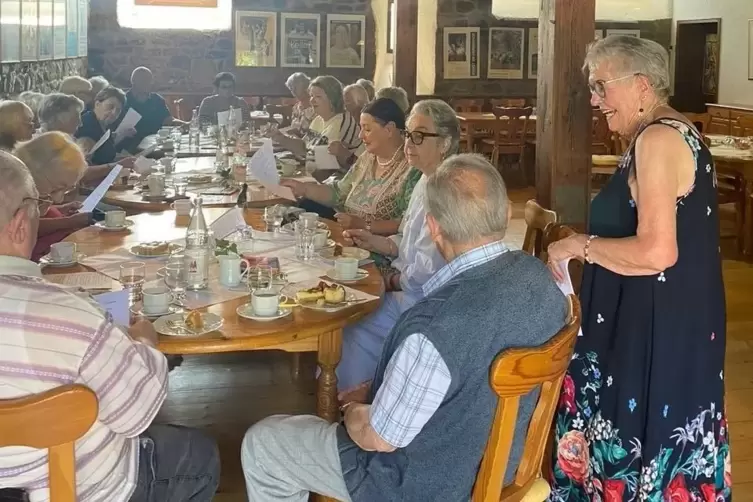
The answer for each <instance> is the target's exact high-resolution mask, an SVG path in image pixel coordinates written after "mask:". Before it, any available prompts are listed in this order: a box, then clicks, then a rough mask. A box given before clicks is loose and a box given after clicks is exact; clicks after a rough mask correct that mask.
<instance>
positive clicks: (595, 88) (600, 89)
mask: <svg viewBox="0 0 753 502" xmlns="http://www.w3.org/2000/svg"><path fill="white" fill-rule="evenodd" d="M638 75H640V73H631V74H630V75H623V76H622V77H617V78H610V79H609V80H594V81H593V82H589V83H588V88H589V89H590V90H591V94H596V95H597V96H599V97H600V98H601V99H604V98H606V97H607V85H608V84H611V83H614V82H619V81H621V80H626V79H628V78H632V77H637V76H638Z"/></svg>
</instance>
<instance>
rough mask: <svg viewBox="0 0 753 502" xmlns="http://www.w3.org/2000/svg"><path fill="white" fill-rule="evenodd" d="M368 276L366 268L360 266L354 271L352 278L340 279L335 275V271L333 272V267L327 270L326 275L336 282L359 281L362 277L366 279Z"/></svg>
mask: <svg viewBox="0 0 753 502" xmlns="http://www.w3.org/2000/svg"><path fill="white" fill-rule="evenodd" d="M368 276H369V273H368V272H367V271H366V270H364V269H362V268H359V269H358V272H356V276H355V277H354V278H353V279H341V278H340V277H339V276H338V275H337V273H335V269H334V268H331V269H329V270H327V277H329V278H330V279H332V280H333V281H337V282H344V283H351V282H358V281H361V280H363V279H366V278H367V277H368Z"/></svg>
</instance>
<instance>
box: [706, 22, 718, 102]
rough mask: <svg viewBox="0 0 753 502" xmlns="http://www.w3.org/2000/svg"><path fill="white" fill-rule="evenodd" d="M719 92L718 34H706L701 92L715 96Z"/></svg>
mask: <svg viewBox="0 0 753 502" xmlns="http://www.w3.org/2000/svg"><path fill="white" fill-rule="evenodd" d="M718 92H719V35H717V34H716V33H709V34H707V35H706V48H705V50H704V54H703V93H704V94H706V95H707V96H716V94H717V93H718Z"/></svg>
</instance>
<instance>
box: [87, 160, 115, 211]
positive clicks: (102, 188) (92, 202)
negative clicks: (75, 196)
mask: <svg viewBox="0 0 753 502" xmlns="http://www.w3.org/2000/svg"><path fill="white" fill-rule="evenodd" d="M122 169H123V166H121V165H120V164H116V165H115V167H113V168H112V170H111V171H110V174H108V175H107V177H106V178H105V179H103V180H102V183H100V184H99V186H97V188H95V189H94V191H93V192H92V193H90V194H89V196H88V197H87V198H86V200H84V202H83V204H82V205H81V209H79V212H80V213H91V212H92V211H94V208H95V207H97V204H99V201H101V200H102V197H104V196H105V194H106V193H107V190H109V189H110V186H112V183H113V182H114V181H115V179H116V178H117V177H118V175H120V171H121V170H122Z"/></svg>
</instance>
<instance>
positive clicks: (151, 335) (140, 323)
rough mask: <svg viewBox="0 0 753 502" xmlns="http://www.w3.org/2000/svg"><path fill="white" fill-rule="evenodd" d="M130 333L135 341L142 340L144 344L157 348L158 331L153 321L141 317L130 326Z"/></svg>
mask: <svg viewBox="0 0 753 502" xmlns="http://www.w3.org/2000/svg"><path fill="white" fill-rule="evenodd" d="M128 335H129V336H130V337H131V339H132V340H133V341H135V342H141V343H143V344H144V345H149V346H150V347H154V348H157V331H155V329H154V326H152V323H151V322H149V321H148V320H147V319H145V318H143V317H139V318H138V319H136V321H135V322H134V323H133V324H131V327H130V328H128Z"/></svg>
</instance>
